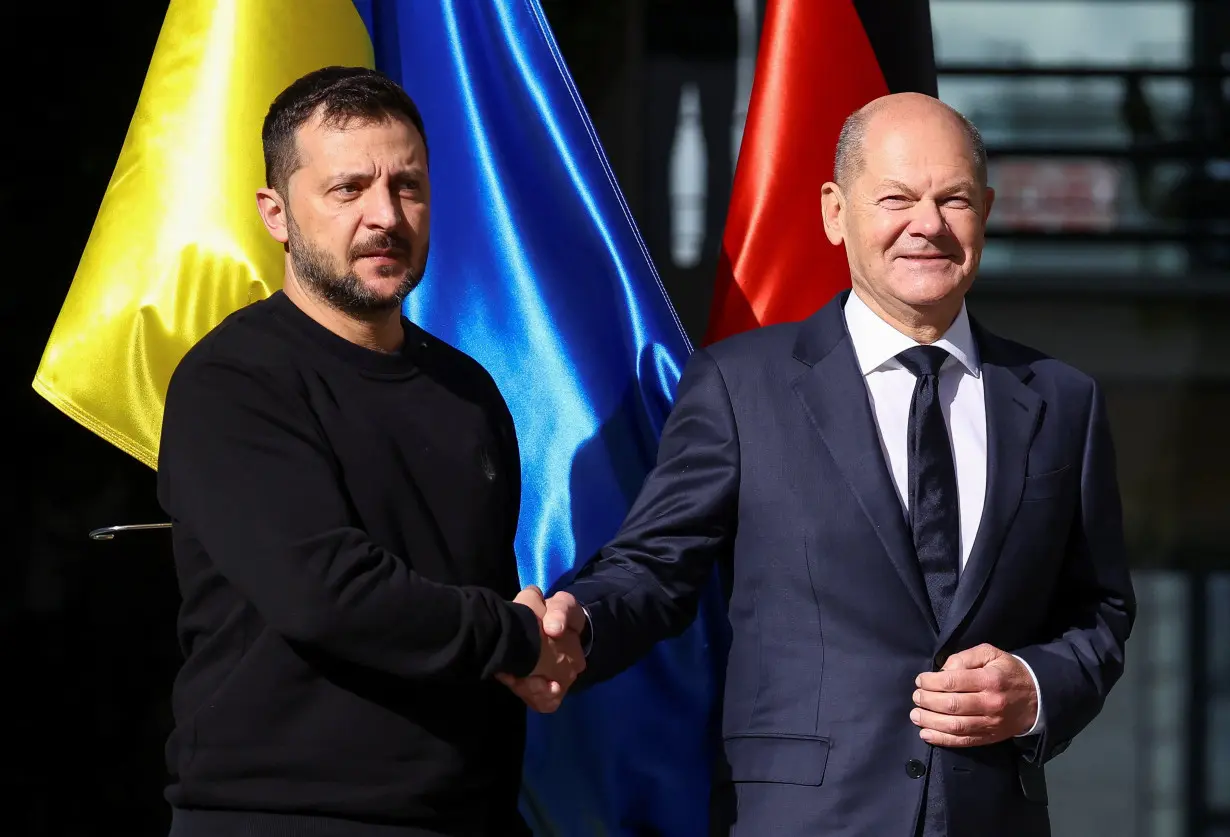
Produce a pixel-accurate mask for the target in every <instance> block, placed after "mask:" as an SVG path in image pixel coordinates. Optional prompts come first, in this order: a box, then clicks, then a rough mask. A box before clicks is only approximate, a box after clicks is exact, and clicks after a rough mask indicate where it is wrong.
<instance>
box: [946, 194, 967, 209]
mask: <svg viewBox="0 0 1230 837" xmlns="http://www.w3.org/2000/svg"><path fill="white" fill-rule="evenodd" d="M940 205H941V206H950V207H952V208H954V209H965V208H966V207H968V206H969V205H970V204H969V198H967V197H965V196H964V195H953V196H951V197H947V198H944V199H943V200H942V201H940Z"/></svg>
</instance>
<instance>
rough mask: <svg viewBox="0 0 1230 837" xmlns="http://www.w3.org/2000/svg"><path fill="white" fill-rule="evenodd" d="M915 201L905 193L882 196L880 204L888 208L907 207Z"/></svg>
mask: <svg viewBox="0 0 1230 837" xmlns="http://www.w3.org/2000/svg"><path fill="white" fill-rule="evenodd" d="M911 203H913V201H911V200H910V199H909V198H907V197H906V196H905V195H889V196H888V197H884V198H880V205H881V206H883V207H885V208H887V209H905V208H906V207H907V206H909V205H910V204H911Z"/></svg>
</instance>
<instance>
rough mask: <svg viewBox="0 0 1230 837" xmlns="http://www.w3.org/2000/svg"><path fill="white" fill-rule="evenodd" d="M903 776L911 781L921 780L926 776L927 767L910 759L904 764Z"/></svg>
mask: <svg viewBox="0 0 1230 837" xmlns="http://www.w3.org/2000/svg"><path fill="white" fill-rule="evenodd" d="M905 775H907V776H909V777H910V778H911V779H921V778H922V777H923V776H926V775H927V766H926V765H925V764H923V763H922V762H921V761H919V760H918V759H910V760H909V761H907V762H906V763H905Z"/></svg>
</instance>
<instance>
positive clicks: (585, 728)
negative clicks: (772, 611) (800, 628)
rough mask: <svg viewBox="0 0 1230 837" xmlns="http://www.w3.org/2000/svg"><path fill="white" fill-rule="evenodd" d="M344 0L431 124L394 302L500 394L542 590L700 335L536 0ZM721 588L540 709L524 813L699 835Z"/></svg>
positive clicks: (598, 515) (572, 550) (640, 451)
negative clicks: (677, 631) (409, 286)
mask: <svg viewBox="0 0 1230 837" xmlns="http://www.w3.org/2000/svg"><path fill="white" fill-rule="evenodd" d="M355 2H356V5H357V7H358V8H359V11H360V13H361V14H362V15H363V17H364V20H365V21H366V23H367V25H368V30H369V32H370V33H371V34H372V42H373V45H374V47H375V54H376V65H377V67H378V68H380V69H381V70H383V71H384V72H386V73H388V74H389V75H391V76H392V77H393V78H395V79H397V80H398V81H399V82H401V84H402V85H403V86H404V87H405V88H406V90H407V91H408V92H409V93H410V95H411V96H412V97H413V98H414V100H415V101H416V102H417V104H418V106H419V108H420V109H421V111H422V113H423V119H424V122H425V124H426V130H427V142H428V147H429V150H430V160H431V185H432V222H431V227H432V229H431V239H432V240H431V256H430V258H429V260H428V267H427V274H426V277H425V279H424V281H423V283H422V285H421V286H420V287H419V288H418V289H417V290H416V291H415V292H414V293H413V294H411V296H410V298H409V299H408V300H407V303H406V313H407V316H408V317H410V318H411V319H412V320H414V321H415V322H417V323H419V324H420V325H422V326H423V327H424V328H426V329H427V330H428V331H431V332H432V333H433V334H436V335H438V336H439V337H441V338H442V339H444V340H446V341H448V342H450V343H452V344H453V345H455V346H457V347H459V348H461V349H462V350H463V351H465V352H467V353H468V354H470V355H471V356H473V357H474V358H476V359H477V360H478V361H479V362H481V363H482V364H483V365H484V366H485V367H486V368H487V370H488V371H489V372H490V373H491V374H492V376H494V378H495V380H496V382H497V384H498V385H499V387H500V390H501V391H502V392H503V394H504V397H505V398H506V399H507V401H508V404H509V407H510V409H511V410H512V415H513V419H514V420H515V422H516V426H517V433H518V437H519V442H520V447H521V458H522V477H523V482H524V498H523V502H522V507H521V518H520V529H519V532H518V535H517V559H518V562H519V566H520V571H521V578H522V581H523V583H526V584H528V583H536V584H538V585H540V586H542V587H543V589H549V588H550V587H551V586H552V585H553V584H555V583H556V582H557V580H559V579H560V578H561V576H564V575H566V574H567V573H568V572H569V571H570V570H572V569H573V568H575V567H577V566H578V565H579V564H581V563H584V562H585V561H586V560H587V559H588V558H589V557H590V556H591V555H593V554H594V553H596V552H597V550H598V549H599V548H600V547H601V546H602V545H603V544H604V543H605V542H606V540H607V539H609V538H610V537H611V536H612V535H613V534H614V533H615V531H616V529H617V528H618V526H619V524H620V522H621V521H622V519H623V517H624V514H625V513H626V511H627V509H628V507H629V506H630V504H631V502H632V500H633V499H634V497H635V494H636V492H637V490H638V489H639V488H640V485H641V482H642V481H643V479H644V477H645V475H646V473H647V472H648V470H649V469H650V468H651V467H652V465H653V460H654V456H655V453H656V449H657V440H658V436H659V433H660V431H661V428H662V425H663V422H664V421H665V419H666V416H667V413H668V412H669V410H670V406H671V403H672V399H673V395H674V391H675V385H676V383H677V381H678V379H679V374H680V372H681V368H682V364H683V362H684V361H685V359H686V358H687V356H688V354H689V353H690V351H691V346H690V344H689V342H688V340H687V337H686V336H685V334H684V333H683V331H682V329H681V327H680V325H679V322H678V320H677V318H676V317H675V314H674V311H673V309H672V308H671V306H670V303H669V301H668V300H667V298H666V294H665V293H664V291H663V289H662V286H661V284H660V282H659V281H658V277H657V273H656V271H655V270H654V267H653V265H652V263H651V262H650V259H649V257H648V254H647V252H646V250H645V247H644V245H643V243H642V242H641V239H640V237H639V235H638V233H637V231H636V228H635V225H634V223H633V221H632V217H631V215H630V214H629V212H628V208H627V206H626V205H625V204H624V201H623V197H622V195H621V193H620V191H619V187H618V185H617V184H616V182H615V180H614V176H613V174H612V172H611V170H610V167H609V166H608V164H607V161H606V158H605V156H604V154H603V152H602V149H601V147H600V146H599V144H598V139H597V136H596V134H595V133H594V129H593V126H592V125H591V124H590V122H589V118H588V116H587V115H586V112H585V109H584V106H583V105H582V103H581V100H580V97H579V96H578V95H577V92H576V90H575V89H574V87H573V85H572V82H571V79H570V77H569V75H568V72H567V69H566V67H565V66H564V62H563V58H562V57H561V55H560V53H559V51H558V49H557V46H556V44H555V41H554V38H553V37H552V35H551V32H550V30H549V28H548V26H547V21H546V18H545V16H544V14H543V12H542V9H541V8H540V6H539V5H538V2H537V0H403V2H396V0H387V1H386V2H382V0H355ZM720 605H721V601H720V598H719V596H718V588H717V585H716V584H715V585H711V592H710V595H709V597H708V599H707V600H706V601H705V602H704V603H703V604H702V607H701V615H700V617H699V619H698V621H697V623H696V624H694V625H693V627H692V628H690V629H689V630H688V632H687V633H686V634H684V635H683V636H681V637H679V638H677V639H674V640H671V641H669V642H666V643H662V644H660V645H658V646H657V648H656V649H655V650H654V651H653V652H652V654H651V655H650V656H649V657H648V658H646V659H645V660H644V661H642V662H641V663H640V664H638V665H637V666H636V667H634V668H633V669H631V670H629V671H627V672H625V673H624V674H622V675H620V676H619V677H618V678H616V679H614V680H612V681H610V682H608V683H605V684H602V685H600V686H597V687H595V688H593V689H592V690H590V691H587V692H583V693H578V694H576V695H573V696H570V697H569V698H568V699H567V700H565V702H564V705H563V707H562V708H561V709H560V711H559V712H558V713H556V714H555V715H552V716H540V715H536V714H533V713H531V714H530V728H529V742H528V746H527V754H526V762H525V767H526V772H525V793H524V796H523V800H524V806H523V807H524V810H525V812H526V814H527V817H528V818H529V820H530V822H531V825H532V826H533V827H534V829H535V832H536V833H538V834H560V835H567V837H573V836H574V835H596V834H612V835H623V834H626V835H642V834H647V833H656V834H670V835H691V834H704V833H705V830H706V816H707V806H708V797H709V782H710V775H711V763H712V756H713V752H714V751H713V745H714V743H715V738H714V736H713V732H712V727H711V723H712V721H713V718H714V709H715V706H716V694H717V683H718V679H719V678H720V668H721V666H720V662H719V657H720V654H719V647H718V645H717V643H716V642H714V641H711V637H714V638H718V639H719V641H720V637H721V632H720V631H721V629H720V627H718V628H716V632H715V626H718V625H722V624H724V615H723V614H722V612H721V607H720ZM596 641H597V642H602V641H603V638H602V637H597V638H596ZM475 803H476V804H481V802H480V801H479V800H476V801H475Z"/></svg>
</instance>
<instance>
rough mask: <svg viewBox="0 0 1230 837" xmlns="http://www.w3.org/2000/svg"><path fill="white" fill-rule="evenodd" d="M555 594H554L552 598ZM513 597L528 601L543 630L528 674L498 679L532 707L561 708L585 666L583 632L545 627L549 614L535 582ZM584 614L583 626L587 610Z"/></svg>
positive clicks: (503, 675) (544, 709)
mask: <svg viewBox="0 0 1230 837" xmlns="http://www.w3.org/2000/svg"><path fill="white" fill-rule="evenodd" d="M557 595H561V594H557ZM562 595H566V594H562ZM554 598H555V597H552V600H553V601H554ZM569 598H572V597H571V596H569ZM513 601H514V602H516V603H517V604H522V605H525V606H526V607H528V608H529V609H530V610H532V611H534V614H535V615H536V616H537V617H538V621H539V630H540V631H541V636H540V639H541V643H540V651H539V656H538V665H537V666H535V667H534V670H533V671H532V672H531V673H530V674H529V675H527V676H525V677H521V678H518V677H513V676H511V675H508V674H497V675H496V679H497V680H499V681H500V682H501V683H503V684H504V685H505V686H507V687H508V688H509V689H511V690H512V691H513V693H514V694H516V695H517V697H519V698H521V699H522V700H523V701H524V702H525V703H526V705H527V706H529V707H530V708H531V709H533V710H535V711H537V712H544V713H545V712H554V711H555V710H556V709H558V708H559V705H560V702H561V701H563V699H564V694H565V693H566V692H567V691H568V688H569V687H570V686H571V685H572V684H573V683H574V682H575V681H576V679H577V677H578V676H579V675H580V674H581V672H582V671H584V670H585V653H584V650H583V649H582V648H581V640H580V635H579V634H580V632H579V631H577V632H569V631H566V630H560V631H558V632H556V633H555V634H549V633H547V632H546V631H545V630H543V628H542V619H543V617H544V616H545V615H546V614H547V606H546V603H545V602H544V601H543V596H542V591H541V590H539V589H538V587H536V586H535V585H532V584H531V585H530V586H528V587H526V588H525V589H524V590H522V591H521V592H520V593H519V594H517V597H516V598H515V599H513ZM581 618H582V627H584V614H582V617H581Z"/></svg>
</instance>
